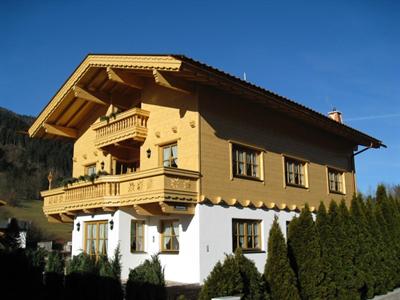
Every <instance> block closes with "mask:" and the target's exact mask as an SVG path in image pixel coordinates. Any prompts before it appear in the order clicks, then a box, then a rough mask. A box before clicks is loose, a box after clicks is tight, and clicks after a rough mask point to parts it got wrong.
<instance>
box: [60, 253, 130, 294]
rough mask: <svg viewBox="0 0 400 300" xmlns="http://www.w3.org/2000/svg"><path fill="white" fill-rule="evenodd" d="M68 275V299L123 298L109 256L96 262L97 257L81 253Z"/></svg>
mask: <svg viewBox="0 0 400 300" xmlns="http://www.w3.org/2000/svg"><path fill="white" fill-rule="evenodd" d="M119 257H120V256H119ZM118 259H119V258H118ZM67 273H68V275H67V276H66V278H65V290H66V299H82V300H87V299H99V300H103V299H104V300H108V299H110V300H114V299H115V300H118V299H122V298H123V293H122V287H121V281H120V278H119V277H118V278H116V277H115V271H114V269H113V266H112V263H110V261H109V260H108V258H107V256H101V257H99V258H98V259H97V260H96V258H95V257H92V256H89V255H87V254H85V253H81V254H79V255H77V256H74V257H73V258H72V260H71V262H70V264H69V266H68V268H67ZM77 295H79V296H78V298H76V297H77Z"/></svg>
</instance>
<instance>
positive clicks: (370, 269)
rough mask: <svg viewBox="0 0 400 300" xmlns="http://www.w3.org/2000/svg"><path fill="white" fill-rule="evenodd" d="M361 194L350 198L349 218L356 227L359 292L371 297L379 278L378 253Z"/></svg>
mask: <svg viewBox="0 0 400 300" xmlns="http://www.w3.org/2000/svg"><path fill="white" fill-rule="evenodd" d="M362 201H363V200H362V196H361V195H358V196H355V195H354V197H353V199H352V200H351V207H350V218H351V222H352V224H353V226H354V227H355V228H357V233H356V234H354V235H353V239H354V244H353V246H354V255H355V256H354V264H355V267H356V268H357V270H358V271H359V274H360V276H361V278H360V280H361V282H360V287H359V292H360V295H361V298H362V299H365V298H372V297H373V296H374V295H375V286H376V283H377V281H378V280H379V278H378V277H379V276H382V274H380V271H381V270H380V265H379V262H378V261H377V257H378V253H377V252H376V248H375V245H374V237H373V236H372V235H371V234H370V232H369V230H368V225H367V222H368V221H367V219H366V217H365V213H364V210H363V206H362Z"/></svg>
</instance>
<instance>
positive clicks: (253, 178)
mask: <svg viewBox="0 0 400 300" xmlns="http://www.w3.org/2000/svg"><path fill="white" fill-rule="evenodd" d="M235 178H239V179H248V180H253V181H258V182H264V180H262V179H261V178H259V177H253V176H246V175H233V179H235Z"/></svg>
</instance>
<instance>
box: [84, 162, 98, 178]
mask: <svg viewBox="0 0 400 300" xmlns="http://www.w3.org/2000/svg"><path fill="white" fill-rule="evenodd" d="M91 168H93V169H94V173H91V174H89V170H90V169H91ZM92 174H97V164H96V163H92V164H88V165H86V166H85V175H88V176H91V175H92Z"/></svg>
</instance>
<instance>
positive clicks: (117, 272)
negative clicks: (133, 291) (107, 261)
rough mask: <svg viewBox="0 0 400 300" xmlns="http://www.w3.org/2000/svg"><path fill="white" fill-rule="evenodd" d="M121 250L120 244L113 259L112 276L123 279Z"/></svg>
mask: <svg viewBox="0 0 400 300" xmlns="http://www.w3.org/2000/svg"><path fill="white" fill-rule="evenodd" d="M121 256H122V255H121V251H120V248H119V245H118V246H117V248H115V251H114V257H113V258H112V260H111V271H112V277H113V278H115V279H118V280H121V269H122V266H121Z"/></svg>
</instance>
